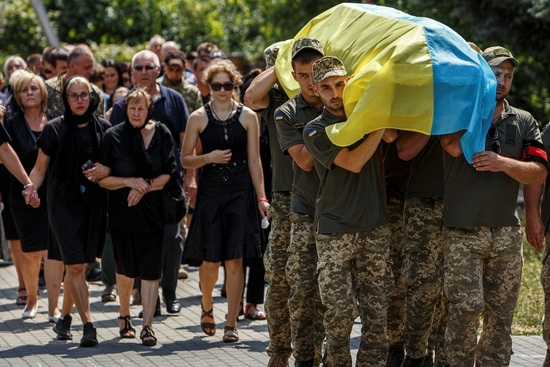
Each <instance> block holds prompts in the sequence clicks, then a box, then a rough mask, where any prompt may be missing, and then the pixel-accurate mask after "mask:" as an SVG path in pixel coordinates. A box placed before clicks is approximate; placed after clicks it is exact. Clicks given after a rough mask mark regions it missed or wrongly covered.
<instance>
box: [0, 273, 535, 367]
mask: <svg viewBox="0 0 550 367" xmlns="http://www.w3.org/2000/svg"><path fill="white" fill-rule="evenodd" d="M189 274H190V277H189V279H188V280H185V281H180V283H179V285H178V292H177V294H178V297H180V300H181V302H182V306H183V308H182V311H181V313H180V314H179V315H177V316H168V314H166V312H165V309H164V307H163V315H162V316H160V317H157V318H155V320H154V329H155V333H156V336H157V338H158V340H159V343H158V344H157V346H155V347H153V348H149V347H144V346H142V345H141V344H139V339H124V340H122V339H120V338H119V334H118V323H117V320H116V318H117V316H118V306H117V303H116V302H111V303H106V304H103V303H101V300H100V295H101V291H102V289H103V286H102V285H101V283H99V282H97V283H90V285H89V289H90V293H91V302H92V317H93V318H94V324H95V326H96V327H97V331H98V339H99V342H100V343H99V345H98V346H97V347H94V348H80V347H78V341H79V340H80V338H81V336H82V325H81V323H80V319H79V317H78V316H77V315H76V310H75V313H74V314H73V328H72V332H73V337H74V340H73V341H69V342H65V341H58V340H56V339H55V335H54V333H53V331H52V330H51V324H49V323H48V320H47V305H46V301H47V297H46V292H45V290H44V289H41V290H40V293H41V299H40V301H39V314H38V315H37V317H36V318H35V319H32V320H22V319H21V312H22V308H21V307H18V306H16V305H15V297H16V293H17V292H16V285H17V282H16V278H15V268H14V267H13V266H8V267H0V366H40V367H42V366H57V367H59V366H237V367H240V366H254V367H260V366H265V365H266V364H267V361H268V359H269V358H268V356H267V354H266V353H265V348H266V347H267V345H268V334H267V326H266V322H265V321H250V320H243V321H241V322H239V325H238V327H239V335H240V342H238V343H233V344H226V343H223V342H222V340H221V337H222V333H223V315H225V312H226V303H225V299H224V298H221V297H219V289H220V288H221V284H220V283H218V284H217V286H216V289H215V290H214V295H215V299H214V302H215V310H214V316H215V318H216V321H217V326H218V332H217V333H216V335H215V336H213V337H208V336H206V335H205V334H204V333H203V332H202V331H201V329H200V326H199V317H200V292H199V289H198V282H197V280H198V271H197V270H196V269H191V270H190V272H189ZM220 279H222V277H221V276H220ZM131 307H132V308H131V313H132V322H133V323H134V325H135V327H136V329H137V330H138V332H139V331H140V330H141V320H140V319H138V318H137V314H138V313H139V311H140V310H141V307H140V306H131ZM359 328H360V325H359V322H356V324H355V327H354V330H353V334H352V340H351V344H352V349H353V350H354V351H356V350H357V347H358V345H359ZM514 350H515V354H514V356H513V357H512V363H511V366H523V367H534V366H537V367H539V366H541V364H542V361H543V359H544V354H545V345H544V342H543V341H542V338H541V337H540V336H532V337H514ZM352 353H353V354H354V353H355V352H352Z"/></svg>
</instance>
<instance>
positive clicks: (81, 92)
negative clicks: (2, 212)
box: [30, 76, 111, 347]
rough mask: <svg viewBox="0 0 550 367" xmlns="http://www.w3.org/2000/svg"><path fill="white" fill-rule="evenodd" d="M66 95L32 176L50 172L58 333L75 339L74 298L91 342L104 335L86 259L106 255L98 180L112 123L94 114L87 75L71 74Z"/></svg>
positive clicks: (39, 178) (84, 342)
mask: <svg viewBox="0 0 550 367" xmlns="http://www.w3.org/2000/svg"><path fill="white" fill-rule="evenodd" d="M62 98H63V103H64V105H65V113H64V114H63V115H62V116H60V117H57V118H55V119H53V120H51V121H49V122H48V123H47V124H46V126H44V129H43V130H42V134H40V136H39V137H38V141H37V144H38V147H39V151H38V158H37V159H36V164H35V165H34V168H33V170H32V172H31V174H30V177H31V180H32V182H33V183H34V185H35V187H36V189H39V188H40V186H42V183H43V182H44V179H45V178H46V172H47V174H48V218H49V221H50V230H51V233H52V235H53V242H54V244H52V246H50V247H49V249H48V250H49V254H48V256H49V257H50V258H57V259H62V260H63V263H64V264H65V280H64V292H63V307H62V310H61V315H62V318H60V319H59V321H58V322H57V323H56V325H55V326H54V331H55V332H56V334H57V338H58V339H61V340H71V339H72V334H71V331H70V327H71V321H72V318H71V315H70V313H71V310H72V306H73V303H74V305H76V309H77V311H78V314H79V315H80V318H81V320H82V323H83V324H84V331H83V336H82V339H81V341H80V346H82V347H90V346H94V345H96V344H97V343H98V341H97V333H96V329H95V328H94V326H93V324H92V317H91V313H90V298H89V293H88V286H87V284H86V263H89V262H92V261H95V259H96V257H99V256H100V254H101V250H102V246H103V243H104V242H105V232H106V226H107V223H106V205H105V204H106V196H107V192H106V191H105V190H104V189H102V188H100V187H99V186H98V185H97V184H96V182H97V181H99V180H100V179H102V178H103V177H106V176H107V175H108V174H109V169H108V168H107V167H105V166H103V165H101V164H99V163H97V162H98V158H99V144H100V141H101V139H102V138H103V135H104V134H105V131H106V130H107V129H108V128H109V127H110V126H111V125H110V124H109V122H107V121H106V120H103V119H101V118H98V117H97V116H96V115H95V114H94V111H95V110H96V108H97V106H98V105H99V102H100V96H99V95H98V94H97V93H96V92H95V91H94V89H93V88H92V86H91V84H90V82H89V81H88V80H87V79H86V78H84V77H82V76H73V77H71V78H69V80H67V83H66V84H65V86H64V87H63V91H62Z"/></svg>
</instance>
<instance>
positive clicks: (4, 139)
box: [0, 124, 11, 145]
mask: <svg viewBox="0 0 550 367" xmlns="http://www.w3.org/2000/svg"><path fill="white" fill-rule="evenodd" d="M10 141H11V138H10V135H9V134H8V132H7V131H6V129H5V128H4V125H2V124H0V145H2V144H4V143H9V142H10Z"/></svg>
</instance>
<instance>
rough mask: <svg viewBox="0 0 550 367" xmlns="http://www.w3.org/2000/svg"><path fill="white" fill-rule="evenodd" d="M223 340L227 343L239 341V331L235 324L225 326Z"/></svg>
mask: <svg viewBox="0 0 550 367" xmlns="http://www.w3.org/2000/svg"><path fill="white" fill-rule="evenodd" d="M223 341H224V342H225V343H234V342H238V341H239V332H238V331H237V328H236V327H235V326H226V327H224V328H223Z"/></svg>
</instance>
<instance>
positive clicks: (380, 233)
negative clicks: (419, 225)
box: [315, 226, 393, 367]
mask: <svg viewBox="0 0 550 367" xmlns="http://www.w3.org/2000/svg"><path fill="white" fill-rule="evenodd" d="M315 238H316V241H317V254H318V256H319V262H318V270H319V290H320V292H321V300H322V302H323V304H324V305H325V307H326V308H327V311H326V312H325V320H324V324H325V334H326V352H325V355H324V356H323V365H324V366H325V367H337V366H338V367H340V366H351V364H352V359H351V352H350V333H351V330H352V327H353V323H354V321H355V316H356V312H357V308H356V302H357V303H358V308H359V316H360V317H361V323H362V328H361V342H360V344H359V350H358V351H357V359H356V366H357V367H367V366H368V367H384V366H385V365H386V358H387V355H388V339H387V335H386V322H387V313H386V312H387V307H388V300H389V297H390V294H391V291H392V289H393V274H392V272H391V260H390V256H389V255H390V251H389V242H388V241H389V240H388V238H389V230H388V228H387V227H386V226H381V227H378V228H375V229H372V230H369V231H365V232H360V233H337V234H317V235H316V237H315Z"/></svg>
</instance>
